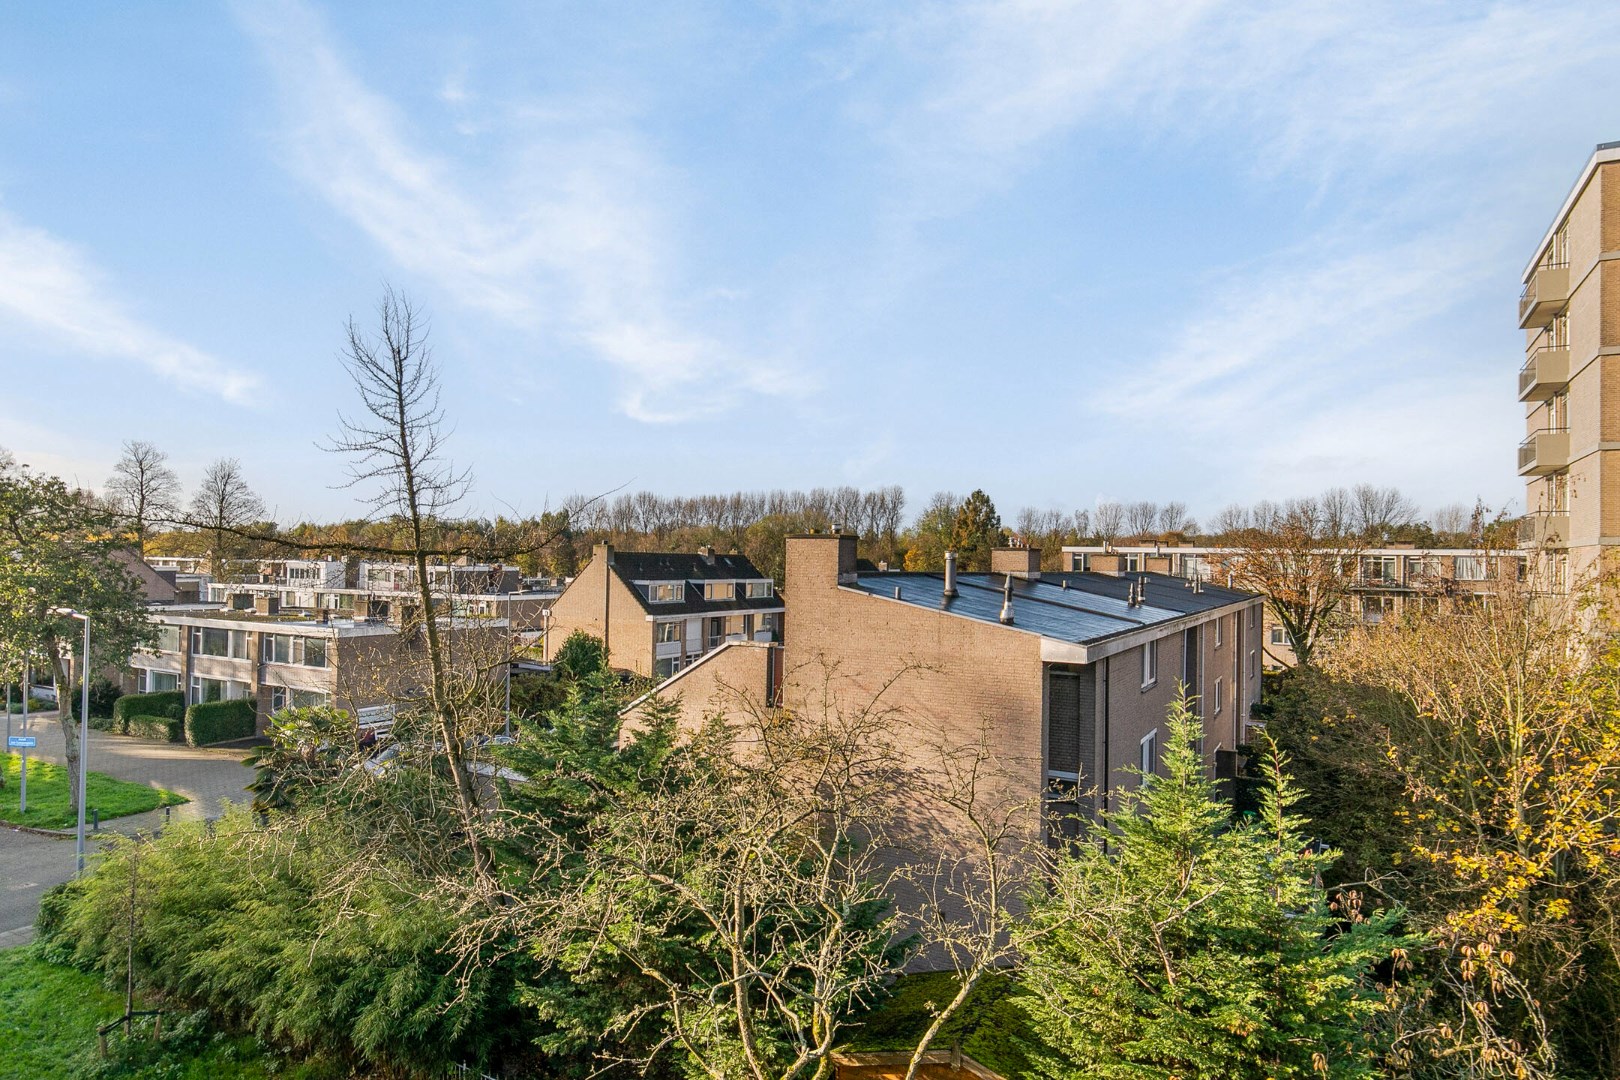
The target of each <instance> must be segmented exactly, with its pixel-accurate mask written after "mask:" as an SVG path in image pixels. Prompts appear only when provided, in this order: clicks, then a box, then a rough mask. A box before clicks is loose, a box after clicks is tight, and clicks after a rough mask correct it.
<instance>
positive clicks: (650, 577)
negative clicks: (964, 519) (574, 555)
mask: <svg viewBox="0 0 1620 1080" xmlns="http://www.w3.org/2000/svg"><path fill="white" fill-rule="evenodd" d="M613 569H614V570H616V571H618V574H619V576H620V577H621V578H623V579H624V580H625V581H627V582H629V581H705V580H707V581H729V580H732V579H741V578H752V579H753V580H755V581H761V580H764V577H765V575H764V574H762V573H760V572H759V571H758V570H757V569H755V568H754V564H753V563H752V562H751V561H749V558H748V556H746V555H710V556H703V555H687V554H683V553H676V552H665V551H615V552H614V553H613Z"/></svg>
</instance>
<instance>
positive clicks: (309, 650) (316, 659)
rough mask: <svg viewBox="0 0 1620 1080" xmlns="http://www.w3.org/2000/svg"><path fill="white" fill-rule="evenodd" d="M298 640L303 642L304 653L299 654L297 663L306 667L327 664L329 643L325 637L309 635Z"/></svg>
mask: <svg viewBox="0 0 1620 1080" xmlns="http://www.w3.org/2000/svg"><path fill="white" fill-rule="evenodd" d="M298 641H299V642H300V643H302V645H303V649H302V655H300V656H299V658H298V660H297V661H296V663H300V664H303V665H304V666H305V667H325V666H326V645H327V643H326V641H325V639H323V638H313V637H307V638H299V639H298Z"/></svg>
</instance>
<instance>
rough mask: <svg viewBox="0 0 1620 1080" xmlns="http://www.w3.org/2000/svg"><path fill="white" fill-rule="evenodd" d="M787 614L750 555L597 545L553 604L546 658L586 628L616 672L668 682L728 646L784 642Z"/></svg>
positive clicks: (551, 604) (774, 590) (548, 629)
mask: <svg viewBox="0 0 1620 1080" xmlns="http://www.w3.org/2000/svg"><path fill="white" fill-rule="evenodd" d="M783 612H784V608H783V605H782V599H781V597H779V596H777V595H776V587H775V583H774V582H772V581H771V579H770V578H769V577H767V576H765V575H764V574H762V573H760V572H759V570H758V569H756V568H755V567H754V564H753V563H752V562H750V561H749V560H748V559H747V557H745V556H742V555H718V554H716V553H715V552H714V550H713V549H711V548H702V549H700V550H699V551H698V553H697V554H695V555H689V554H668V553H662V552H648V551H615V550H614V549H613V547H612V545H610V544H597V545H596V547H595V549H594V551H593V552H592V554H591V560H590V562H589V563H587V564H586V565H585V566H584V567H583V568H582V569H581V570H580V572H579V575H578V576H577V577H575V578H574V579H573V580H572V581H571V582H569V583H568V587H567V588H566V589H564V590H563V592H562V595H561V596H559V597H557V598H556V599H555V600H553V601H551V603H550V606H549V614H548V615H547V616H546V623H545V637H546V656H547V657H548V658H549V657H550V655H551V654H552V653H554V652H555V651H556V648H557V646H558V645H559V644H561V642H562V641H563V640H564V639H565V638H567V637H568V635H569V634H571V633H573V632H574V631H576V630H583V631H585V632H586V633H588V634H592V635H594V636H596V637H599V638H601V639H602V640H603V641H604V642H605V643H606V644H607V649H608V662H609V663H610V664H612V666H613V667H615V668H619V669H621V670H625V671H633V672H635V673H636V674H637V675H642V676H647V677H651V678H658V679H667V678H669V677H670V676H671V675H674V674H676V673H677V672H680V671H682V670H683V669H685V668H687V667H689V666H691V665H692V664H695V663H696V662H698V661H699V660H700V659H702V658H703V657H704V656H705V655H707V654H709V653H711V652H713V651H715V650H717V649H719V648H721V647H722V646H724V645H726V644H728V643H731V642H760V643H765V642H771V641H779V640H781V635H782V617H783Z"/></svg>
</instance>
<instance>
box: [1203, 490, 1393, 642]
mask: <svg viewBox="0 0 1620 1080" xmlns="http://www.w3.org/2000/svg"><path fill="white" fill-rule="evenodd" d="M1342 495H1343V489H1333V490H1330V491H1328V492H1326V493H1325V494H1324V495H1323V496H1321V497H1319V498H1314V499H1309V498H1307V499H1290V500H1289V501H1288V502H1286V503H1284V504H1282V505H1278V504H1275V503H1268V502H1261V503H1257V504H1256V505H1255V506H1254V508H1253V509H1252V510H1251V511H1250V513H1249V515H1248V517H1249V522H1248V525H1247V526H1246V527H1244V528H1241V529H1238V530H1236V531H1235V532H1232V533H1229V534H1228V535H1227V537H1226V543H1227V544H1228V545H1229V550H1227V551H1225V552H1223V553H1221V554H1219V555H1216V556H1215V557H1214V558H1215V560H1216V563H1217V565H1218V567H1219V568H1220V569H1221V570H1223V571H1225V572H1226V574H1228V575H1229V576H1230V578H1231V580H1232V582H1233V584H1235V585H1237V586H1238V587H1239V588H1244V589H1249V590H1251V591H1253V592H1258V593H1262V594H1264V596H1265V598H1266V606H1267V607H1268V608H1269V609H1270V611H1271V614H1272V616H1273V618H1275V619H1276V620H1277V622H1278V623H1280V624H1281V625H1282V627H1283V629H1285V630H1286V631H1287V632H1288V635H1289V637H1290V638H1291V639H1292V640H1293V647H1294V655H1295V657H1296V658H1297V659H1298V661H1299V662H1300V663H1301V664H1302V665H1308V664H1310V663H1311V662H1312V660H1313V659H1314V656H1315V652H1316V647H1317V645H1318V644H1319V643H1320V641H1321V639H1322V637H1323V635H1324V634H1326V633H1328V632H1330V631H1331V630H1333V629H1334V628H1335V627H1336V626H1337V625H1338V622H1339V616H1340V614H1341V612H1342V610H1343V608H1344V607H1345V605H1346V603H1347V601H1348V600H1349V597H1350V590H1351V587H1352V586H1353V585H1354V584H1355V580H1356V573H1357V570H1358V567H1359V561H1360V556H1361V551H1362V540H1361V536H1362V534H1361V533H1360V532H1359V531H1355V530H1353V529H1351V528H1348V527H1347V526H1348V524H1349V523H1348V522H1347V520H1346V518H1345V516H1344V510H1345V507H1346V505H1347V500H1344V499H1341V498H1340V496H1342ZM1235 519H1236V518H1235V515H1234V520H1235Z"/></svg>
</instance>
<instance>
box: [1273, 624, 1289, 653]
mask: <svg viewBox="0 0 1620 1080" xmlns="http://www.w3.org/2000/svg"><path fill="white" fill-rule="evenodd" d="M1271 643H1272V644H1273V645H1285V646H1287V647H1288V648H1290V649H1292V648H1293V647H1294V639H1293V638H1291V637H1289V636H1288V631H1287V630H1284V629H1283V628H1282V627H1280V626H1273V627H1272V628H1271Z"/></svg>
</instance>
